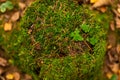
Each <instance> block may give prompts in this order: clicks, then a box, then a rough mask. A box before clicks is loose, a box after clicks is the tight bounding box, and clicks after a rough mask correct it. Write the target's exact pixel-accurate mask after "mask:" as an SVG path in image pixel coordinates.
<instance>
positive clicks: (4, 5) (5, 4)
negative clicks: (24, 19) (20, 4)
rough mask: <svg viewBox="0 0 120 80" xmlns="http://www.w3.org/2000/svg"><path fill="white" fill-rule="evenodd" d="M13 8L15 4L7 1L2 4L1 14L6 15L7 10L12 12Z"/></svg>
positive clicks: (0, 7) (0, 6)
mask: <svg viewBox="0 0 120 80" xmlns="http://www.w3.org/2000/svg"><path fill="white" fill-rule="evenodd" d="M13 7H14V6H13V4H12V2H11V1H6V2H5V3H2V4H1V5H0V12H2V13H4V12H6V10H7V9H8V10H12V9H13Z"/></svg>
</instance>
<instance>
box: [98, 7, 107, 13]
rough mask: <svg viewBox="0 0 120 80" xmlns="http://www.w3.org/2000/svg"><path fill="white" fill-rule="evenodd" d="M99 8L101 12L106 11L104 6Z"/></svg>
mask: <svg viewBox="0 0 120 80" xmlns="http://www.w3.org/2000/svg"><path fill="white" fill-rule="evenodd" d="M99 10H100V11H101V12H102V13H104V12H106V11H107V8H106V7H100V8H99Z"/></svg>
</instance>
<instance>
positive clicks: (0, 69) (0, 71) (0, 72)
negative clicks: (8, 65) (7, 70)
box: [0, 67, 4, 75]
mask: <svg viewBox="0 0 120 80" xmlns="http://www.w3.org/2000/svg"><path fill="white" fill-rule="evenodd" d="M3 72H4V70H3V68H2V67H0V75H1V74H2V73H3Z"/></svg>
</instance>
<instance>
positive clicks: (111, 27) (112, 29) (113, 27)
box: [110, 21, 115, 31]
mask: <svg viewBox="0 0 120 80" xmlns="http://www.w3.org/2000/svg"><path fill="white" fill-rule="evenodd" d="M110 30H111V31H115V24H114V21H111V22H110Z"/></svg>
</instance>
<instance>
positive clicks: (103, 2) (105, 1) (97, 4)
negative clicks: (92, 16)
mask: <svg viewBox="0 0 120 80" xmlns="http://www.w3.org/2000/svg"><path fill="white" fill-rule="evenodd" d="M110 2H111V1H110V0H98V1H97V2H95V3H94V4H93V6H92V8H93V9H94V8H98V7H101V6H104V5H109V4H110Z"/></svg>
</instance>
